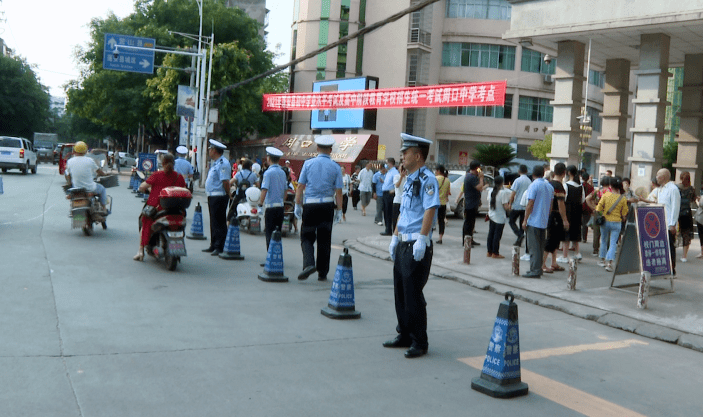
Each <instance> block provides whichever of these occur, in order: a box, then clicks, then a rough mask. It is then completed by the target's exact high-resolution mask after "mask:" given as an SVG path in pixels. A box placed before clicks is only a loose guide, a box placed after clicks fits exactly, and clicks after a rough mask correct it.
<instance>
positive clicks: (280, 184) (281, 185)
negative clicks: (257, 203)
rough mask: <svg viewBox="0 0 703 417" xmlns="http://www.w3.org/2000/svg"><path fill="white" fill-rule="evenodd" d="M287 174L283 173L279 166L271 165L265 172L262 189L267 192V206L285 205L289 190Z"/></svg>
mask: <svg viewBox="0 0 703 417" xmlns="http://www.w3.org/2000/svg"><path fill="white" fill-rule="evenodd" d="M286 183H287V181H286V173H285V172H283V169H281V166H280V165H278V164H275V165H271V166H270V167H269V168H268V169H267V170H266V172H264V180H263V182H262V183H261V189H262V190H267V191H266V201H265V202H264V203H265V204H278V203H283V199H284V198H285V192H286V188H287V184H286Z"/></svg>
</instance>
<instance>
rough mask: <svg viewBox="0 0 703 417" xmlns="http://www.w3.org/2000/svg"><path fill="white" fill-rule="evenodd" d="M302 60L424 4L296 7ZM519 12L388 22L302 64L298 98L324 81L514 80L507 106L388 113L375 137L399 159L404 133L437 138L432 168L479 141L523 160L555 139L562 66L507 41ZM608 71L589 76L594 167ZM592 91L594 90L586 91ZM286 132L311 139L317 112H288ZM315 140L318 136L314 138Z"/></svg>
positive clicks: (467, 5)
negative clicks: (537, 145) (507, 148)
mask: <svg viewBox="0 0 703 417" xmlns="http://www.w3.org/2000/svg"><path fill="white" fill-rule="evenodd" d="M294 1H295V3H294V16H293V25H292V51H291V54H292V56H293V57H296V56H298V57H299V56H301V55H304V54H306V53H309V52H311V51H313V50H315V49H317V48H319V47H321V46H324V45H327V44H329V43H331V42H334V41H336V40H338V39H340V38H341V37H343V36H345V35H347V34H349V33H353V32H356V31H357V30H359V29H361V28H362V27H364V26H367V25H370V24H373V23H375V22H378V21H380V20H383V19H384V18H386V17H388V16H390V15H392V14H394V13H396V12H398V11H400V10H403V9H405V8H407V7H409V6H411V5H412V4H417V3H418V2H419V0H383V1H381V0H294ZM510 17H511V5H510V3H508V2H507V1H505V0H442V1H439V2H437V3H435V4H434V5H432V6H428V7H426V8H424V9H422V10H421V11H418V12H415V13H413V14H411V15H408V16H405V17H404V18H402V19H400V20H398V21H396V22H394V23H391V24H388V25H386V26H384V27H382V28H380V29H378V30H376V31H374V32H372V33H370V34H368V35H366V36H364V37H363V38H360V39H359V40H352V41H350V42H348V44H347V45H344V46H340V47H339V48H336V49H333V50H330V51H328V52H326V53H323V54H320V55H318V56H317V57H316V58H314V59H309V60H307V61H305V62H302V63H300V64H298V65H297V66H296V67H295V68H293V70H292V71H291V86H290V88H291V92H309V91H312V84H313V82H314V81H317V80H330V79H334V78H350V77H355V76H362V75H363V76H375V77H378V78H379V87H380V88H385V87H402V86H421V85H434V84H446V83H458V82H480V81H496V80H507V85H508V89H507V96H506V101H505V105H504V106H503V107H459V108H457V107H446V108H441V109H437V108H428V109H406V110H403V109H382V110H379V112H378V120H377V128H376V131H375V133H376V134H378V135H379V136H380V144H381V145H385V147H386V155H388V156H397V155H398V153H399V149H400V139H399V133H401V132H407V133H412V134H415V135H418V136H423V137H427V138H429V139H432V140H433V141H434V145H433V147H432V149H431V151H430V158H429V159H430V160H429V162H440V163H445V164H450V165H453V164H461V165H464V164H466V163H467V161H470V160H471V154H472V153H473V152H474V151H475V146H476V145H477V144H479V143H500V144H511V145H512V146H513V147H514V148H516V149H517V153H518V157H519V158H524V159H532V157H531V155H530V153H529V152H528V150H527V148H528V146H529V145H531V144H532V143H533V142H534V141H535V140H542V139H544V137H545V135H546V134H549V133H550V129H551V127H552V124H553V121H554V120H553V119H554V111H553V102H554V100H555V97H554V78H553V77H554V74H555V68H556V64H557V59H558V58H557V59H553V60H551V61H550V62H545V59H544V58H545V53H548V52H551V53H552V55H556V51H550V50H545V49H540V50H537V48H533V47H532V45H531V44H530V43H529V42H515V41H506V40H504V39H503V38H502V35H503V34H504V33H505V32H507V31H508V29H509V28H510ZM601 69H602V68H598V67H595V66H592V67H591V68H590V71H588V74H586V72H587V71H584V78H586V75H588V79H589V83H588V106H587V111H588V114H589V115H590V119H591V123H592V127H593V136H592V138H591V139H590V141H588V143H585V144H584V146H583V149H582V150H581V151H582V154H583V163H584V166H585V167H586V168H587V169H589V170H592V169H593V165H594V163H595V161H596V159H597V156H596V155H597V154H598V150H599V145H598V141H597V137H598V134H599V132H600V129H601V128H600V126H601V118H600V116H599V113H600V112H601V111H602V103H603V94H602V92H601V88H602V87H603V74H602V72H600V70H601ZM583 93H584V94H585V89H584V91H583ZM286 131H287V132H288V133H293V134H310V133H311V130H310V113H308V112H291V113H289V114H288V121H287V125H286ZM313 133H314V132H313Z"/></svg>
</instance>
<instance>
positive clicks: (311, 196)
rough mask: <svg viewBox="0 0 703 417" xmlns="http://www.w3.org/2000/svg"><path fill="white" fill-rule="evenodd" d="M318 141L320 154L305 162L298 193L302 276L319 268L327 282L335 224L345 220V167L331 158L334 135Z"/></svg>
mask: <svg viewBox="0 0 703 417" xmlns="http://www.w3.org/2000/svg"><path fill="white" fill-rule="evenodd" d="M315 143H316V144H317V152H318V155H317V157H315V158H312V159H308V160H307V161H305V163H304V164H303V168H302V170H301V171H300V178H299V179H298V188H297V190H296V192H295V216H296V217H297V218H299V219H301V220H302V224H301V226H300V246H301V248H302V250H303V271H302V272H301V273H300V274H299V275H298V279H300V280H303V279H307V278H308V277H309V276H310V275H311V274H312V273H314V272H315V271H317V274H318V276H317V279H318V280H319V281H325V280H327V273H328V272H329V269H330V251H331V245H332V225H333V224H334V223H339V222H340V221H341V220H342V170H341V169H340V167H339V165H337V163H336V162H334V161H332V159H331V157H330V154H331V153H332V145H334V138H333V137H332V136H318V137H317V138H316V139H315ZM303 194H304V198H303ZM335 209H336V211H335ZM316 241H317V262H315V242H316Z"/></svg>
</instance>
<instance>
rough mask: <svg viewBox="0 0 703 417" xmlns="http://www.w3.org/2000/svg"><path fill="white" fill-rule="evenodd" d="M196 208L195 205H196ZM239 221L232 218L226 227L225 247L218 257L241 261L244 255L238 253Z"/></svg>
mask: <svg viewBox="0 0 703 417" xmlns="http://www.w3.org/2000/svg"><path fill="white" fill-rule="evenodd" d="M196 210H197V207H196ZM240 247H241V245H240V243H239V222H238V221H237V219H232V221H231V222H230V223H229V228H228V229H227V237H226V238H225V247H224V249H223V250H222V253H220V255H219V256H220V258H222V259H227V260H230V261H241V260H242V259H244V257H243V256H242V255H241V253H239V250H240Z"/></svg>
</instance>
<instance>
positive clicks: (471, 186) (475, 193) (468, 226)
mask: <svg viewBox="0 0 703 417" xmlns="http://www.w3.org/2000/svg"><path fill="white" fill-rule="evenodd" d="M485 187H486V184H485V183H484V182H483V172H482V171H481V163H480V162H478V161H471V164H469V170H468V171H467V172H466V176H465V177H464V188H463V189H462V192H461V193H460V194H459V196H458V197H457V204H459V199H460V198H461V196H462V195H463V196H464V227H463V229H462V234H461V241H462V242H463V241H464V237H465V236H467V235H468V236H471V237H472V240H471V245H472V246H479V245H480V244H479V243H478V242H477V241H476V239H474V238H473V237H474V236H473V235H474V229H475V228H476V216H478V208H479V206H480V205H481V191H483V189H484V188H485Z"/></svg>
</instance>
